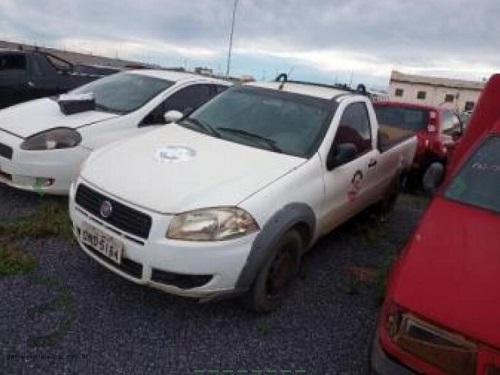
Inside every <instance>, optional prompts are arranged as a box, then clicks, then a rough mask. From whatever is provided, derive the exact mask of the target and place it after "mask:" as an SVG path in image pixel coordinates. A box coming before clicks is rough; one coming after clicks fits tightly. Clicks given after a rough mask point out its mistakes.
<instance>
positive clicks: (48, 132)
mask: <svg viewBox="0 0 500 375" xmlns="http://www.w3.org/2000/svg"><path fill="white" fill-rule="evenodd" d="M230 85H231V84H230V83H228V82H224V81H221V80H216V79H212V78H209V77H202V76H198V75H193V74H187V73H179V72H172V71H166V70H136V71H128V72H123V73H118V74H114V75H111V76H109V77H105V78H103V79H100V80H97V81H94V82H91V83H89V84H87V85H84V86H82V87H80V88H78V89H76V90H73V91H71V92H70V93H69V95H68V97H70V98H71V97H74V98H77V97H80V98H81V97H85V96H87V97H88V96H89V95H88V94H90V93H91V96H90V97H91V98H93V103H91V108H89V107H86V108H84V107H83V106H82V107H81V109H80V110H79V109H78V102H77V101H75V102H74V103H73V104H74V105H73V107H74V108H73V109H75V108H76V113H71V114H68V113H69V112H68V111H65V110H64V108H63V106H62V105H61V101H60V100H59V99H58V98H57V97H54V98H53V97H49V98H43V99H38V100H34V101H31V102H27V103H23V104H19V105H16V106H13V107H10V108H6V109H4V110H2V111H0V183H4V184H7V185H9V186H12V187H15V188H19V189H23V190H30V191H33V190H34V191H37V192H41V191H43V192H44V193H49V194H67V193H68V191H69V188H70V185H71V182H72V181H73V180H74V178H75V177H76V176H77V175H78V171H79V168H80V165H81V164H82V162H83V161H84V160H85V159H86V158H87V157H88V156H89V154H90V153H91V151H93V150H95V149H96V148H99V147H101V146H103V145H106V144H109V143H111V142H114V141H117V140H121V139H124V138H128V137H131V136H135V135H138V134H142V133H145V132H148V131H150V130H152V129H155V128H157V126H158V125H162V124H164V123H165V122H168V121H169V120H170V121H174V120H178V119H179V115H180V114H179V112H181V113H187V112H190V111H191V110H193V109H195V108H197V107H198V106H199V105H200V104H202V103H204V102H206V101H208V100H210V99H211V98H213V97H214V96H216V95H217V94H218V93H220V92H222V91H224V90H225V89H226V88H227V87H229V86H230ZM70 104H71V103H70ZM87 104H88V103H87ZM169 111H176V112H177V113H175V112H171V114H172V113H173V114H175V115H176V116H177V117H174V118H165V117H164V115H165V114H166V113H167V112H169ZM64 112H66V114H65V113H64ZM40 189H41V190H40Z"/></svg>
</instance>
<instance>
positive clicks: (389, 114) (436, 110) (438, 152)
mask: <svg viewBox="0 0 500 375" xmlns="http://www.w3.org/2000/svg"><path fill="white" fill-rule="evenodd" d="M374 107H375V112H376V114H377V119H378V121H379V123H380V124H384V125H388V126H391V127H393V129H394V130H397V129H400V131H401V132H406V131H414V132H416V133H417V139H418V145H417V152H416V154H415V159H414V164H413V168H412V171H411V175H410V177H411V180H416V182H418V184H421V185H422V186H423V187H424V189H425V190H426V191H428V192H433V191H434V190H435V188H436V187H437V185H438V184H439V183H440V182H441V180H442V176H443V175H444V170H445V167H446V163H447V159H448V148H450V147H453V145H454V142H455V141H456V140H457V139H458V138H459V137H460V136H461V134H462V125H461V121H460V119H459V117H458V116H457V115H456V114H455V113H454V112H453V111H452V110H450V109H447V108H444V107H436V106H428V105H420V104H409V103H400V102H389V101H387V102H384V101H381V102H375V103H374ZM436 171H438V172H436Z"/></svg>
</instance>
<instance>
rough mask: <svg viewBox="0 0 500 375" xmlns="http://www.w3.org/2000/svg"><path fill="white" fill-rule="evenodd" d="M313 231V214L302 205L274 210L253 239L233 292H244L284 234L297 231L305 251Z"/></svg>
mask: <svg viewBox="0 0 500 375" xmlns="http://www.w3.org/2000/svg"><path fill="white" fill-rule="evenodd" d="M315 228H316V215H315V214H314V211H313V210H312V208H311V207H309V206H308V205H306V204H304V203H290V204H288V205H286V206H284V207H283V208H281V209H280V210H279V211H277V212H276V213H275V214H274V215H273V216H271V218H269V220H268V221H267V222H266V223H265V224H264V226H263V227H262V229H261V230H260V233H259V234H258V235H257V237H256V238H255V240H254V242H253V244H252V248H251V250H250V254H249V255H248V258H247V261H246V263H245V266H244V267H243V270H242V271H241V273H240V276H239V277H238V281H237V283H236V289H239V290H246V289H249V288H250V287H251V285H252V283H253V281H254V280H255V278H256V277H257V274H258V273H259V271H260V269H261V268H262V266H263V264H264V263H265V261H266V259H267V258H268V256H269V254H271V252H272V250H273V249H274V246H276V244H277V243H278V241H279V240H280V238H281V237H282V236H283V235H284V234H285V233H286V232H288V231H290V230H297V232H298V233H299V235H300V237H301V238H302V244H303V249H304V250H305V249H307V248H308V247H309V245H310V243H311V240H312V238H313V234H314V230H315ZM303 252H304V251H303ZM300 255H302V254H300Z"/></svg>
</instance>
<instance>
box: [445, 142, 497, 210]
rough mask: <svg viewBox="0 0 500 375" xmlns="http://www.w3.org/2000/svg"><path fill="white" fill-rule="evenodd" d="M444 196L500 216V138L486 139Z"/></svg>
mask: <svg viewBox="0 0 500 375" xmlns="http://www.w3.org/2000/svg"><path fill="white" fill-rule="evenodd" d="M444 195H445V197H446V198H449V199H453V200H456V201H459V202H462V203H467V204H471V205H473V206H477V207H481V208H485V209H487V210H492V211H495V212H497V213H500V137H499V136H492V137H490V138H488V139H487V140H486V141H485V142H484V143H483V144H482V145H481V146H480V147H479V148H478V149H477V150H476V152H475V153H474V155H472V157H471V158H469V160H468V161H467V162H466V163H465V165H464V166H463V167H462V169H461V170H460V172H459V173H458V174H457V176H456V177H455V178H454V179H453V181H452V183H451V185H450V186H449V187H448V189H447V190H446V192H445V194H444Z"/></svg>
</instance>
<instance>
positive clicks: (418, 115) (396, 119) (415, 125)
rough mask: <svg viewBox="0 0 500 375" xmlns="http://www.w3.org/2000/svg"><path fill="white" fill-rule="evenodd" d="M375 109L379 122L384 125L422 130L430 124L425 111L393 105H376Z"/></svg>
mask: <svg viewBox="0 0 500 375" xmlns="http://www.w3.org/2000/svg"><path fill="white" fill-rule="evenodd" d="M374 107H375V113H376V114H377V120H378V122H379V123H380V124H382V125H389V126H395V127H398V128H405V129H412V130H420V129H424V128H425V127H426V126H427V124H428V122H429V121H428V118H429V114H428V111H427V110H425V109H419V108H410V107H398V106H391V105H375V106H374Z"/></svg>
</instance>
